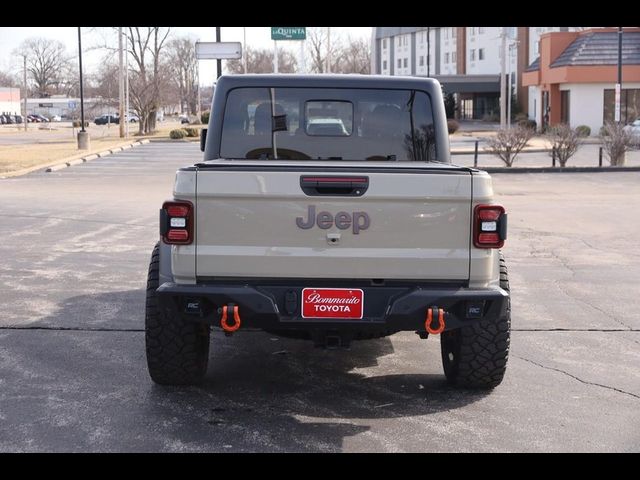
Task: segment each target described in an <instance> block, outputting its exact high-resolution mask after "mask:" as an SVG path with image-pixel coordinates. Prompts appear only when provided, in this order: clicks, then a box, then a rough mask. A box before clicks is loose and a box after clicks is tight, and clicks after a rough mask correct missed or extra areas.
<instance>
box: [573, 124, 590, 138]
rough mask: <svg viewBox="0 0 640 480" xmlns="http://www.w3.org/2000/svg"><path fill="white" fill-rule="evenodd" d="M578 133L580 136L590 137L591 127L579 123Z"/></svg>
mask: <svg viewBox="0 0 640 480" xmlns="http://www.w3.org/2000/svg"><path fill="white" fill-rule="evenodd" d="M576 133H577V134H578V136H580V137H588V136H589V135H591V128H590V127H588V126H587V125H578V126H577V127H576Z"/></svg>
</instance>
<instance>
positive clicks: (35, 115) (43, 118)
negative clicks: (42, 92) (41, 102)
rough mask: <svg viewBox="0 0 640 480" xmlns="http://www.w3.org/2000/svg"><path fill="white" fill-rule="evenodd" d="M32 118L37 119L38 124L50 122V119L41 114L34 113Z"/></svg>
mask: <svg viewBox="0 0 640 480" xmlns="http://www.w3.org/2000/svg"><path fill="white" fill-rule="evenodd" d="M32 117H34V118H36V119H37V120H36V121H37V122H48V121H49V119H48V118H47V117H45V116H44V115H40V114H39V113H34V114H33V115H32Z"/></svg>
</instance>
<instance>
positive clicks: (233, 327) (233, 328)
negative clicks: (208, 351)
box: [220, 303, 242, 333]
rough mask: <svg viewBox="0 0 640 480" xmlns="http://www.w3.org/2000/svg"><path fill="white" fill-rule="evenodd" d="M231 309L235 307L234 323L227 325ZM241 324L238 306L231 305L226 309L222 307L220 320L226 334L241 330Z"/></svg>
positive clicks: (226, 306)
mask: <svg viewBox="0 0 640 480" xmlns="http://www.w3.org/2000/svg"><path fill="white" fill-rule="evenodd" d="M230 307H233V323H232V324H231V325H229V324H228V323H227V317H228V313H229V308H230ZM241 323H242V322H241V321H240V314H239V313H238V305H234V304H233V303H230V304H229V305H225V306H224V307H222V318H221V319H220V326H221V327H222V329H223V330H224V331H225V332H229V333H231V332H235V331H236V330H238V329H239V328H240V324H241Z"/></svg>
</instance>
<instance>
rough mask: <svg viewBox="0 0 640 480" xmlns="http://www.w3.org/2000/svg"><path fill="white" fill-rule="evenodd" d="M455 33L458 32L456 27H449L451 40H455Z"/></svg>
mask: <svg viewBox="0 0 640 480" xmlns="http://www.w3.org/2000/svg"><path fill="white" fill-rule="evenodd" d="M456 33H458V31H457V29H456V27H451V36H452V37H453V38H455V37H456Z"/></svg>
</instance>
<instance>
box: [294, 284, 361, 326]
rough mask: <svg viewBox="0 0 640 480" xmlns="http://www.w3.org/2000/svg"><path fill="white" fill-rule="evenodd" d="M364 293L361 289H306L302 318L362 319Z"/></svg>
mask: <svg viewBox="0 0 640 480" xmlns="http://www.w3.org/2000/svg"><path fill="white" fill-rule="evenodd" d="M363 311H364V292H363V291H362V290H360V289H359V288H305V289H303V290H302V318H340V319H343V318H344V319H350V318H353V319H360V318H362V312H363Z"/></svg>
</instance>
